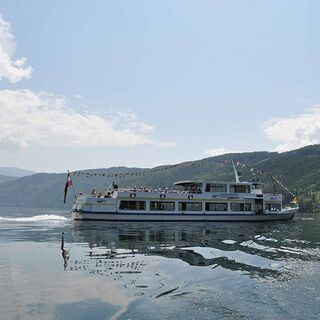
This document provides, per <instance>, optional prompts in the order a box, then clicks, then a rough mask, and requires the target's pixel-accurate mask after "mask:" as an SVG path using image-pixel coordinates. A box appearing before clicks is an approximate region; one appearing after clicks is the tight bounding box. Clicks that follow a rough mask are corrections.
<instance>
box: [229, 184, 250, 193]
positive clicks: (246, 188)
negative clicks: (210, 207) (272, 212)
mask: <svg viewBox="0 0 320 320" xmlns="http://www.w3.org/2000/svg"><path fill="white" fill-rule="evenodd" d="M230 192H231V193H250V185H247V184H231V185H230Z"/></svg>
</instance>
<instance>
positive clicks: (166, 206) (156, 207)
mask: <svg viewBox="0 0 320 320" xmlns="http://www.w3.org/2000/svg"><path fill="white" fill-rule="evenodd" d="M150 210H153V211H174V202H166V201H150Z"/></svg>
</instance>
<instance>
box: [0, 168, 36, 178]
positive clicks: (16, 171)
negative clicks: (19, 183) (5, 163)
mask: <svg viewBox="0 0 320 320" xmlns="http://www.w3.org/2000/svg"><path fill="white" fill-rule="evenodd" d="M34 173H35V172H34V171H31V170H26V169H21V168H18V167H0V175H4V176H10V177H19V178H20V177H25V176H30V175H32V174H34Z"/></svg>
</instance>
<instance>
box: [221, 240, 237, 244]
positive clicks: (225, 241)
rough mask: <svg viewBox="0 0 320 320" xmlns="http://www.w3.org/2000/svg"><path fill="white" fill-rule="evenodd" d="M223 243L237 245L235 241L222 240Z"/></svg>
mask: <svg viewBox="0 0 320 320" xmlns="http://www.w3.org/2000/svg"><path fill="white" fill-rule="evenodd" d="M222 242H223V243H225V244H235V243H236V241H234V240H222Z"/></svg>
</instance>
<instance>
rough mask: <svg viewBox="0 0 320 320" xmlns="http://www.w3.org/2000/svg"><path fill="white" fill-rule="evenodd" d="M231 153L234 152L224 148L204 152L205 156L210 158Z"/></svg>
mask: <svg viewBox="0 0 320 320" xmlns="http://www.w3.org/2000/svg"><path fill="white" fill-rule="evenodd" d="M233 152H235V151H230V150H227V149H225V148H216V149H209V150H207V151H205V154H206V155H207V156H210V157H215V156H219V155H221V154H226V153H233Z"/></svg>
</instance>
